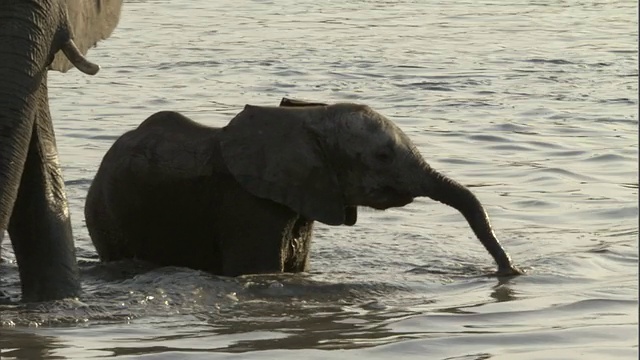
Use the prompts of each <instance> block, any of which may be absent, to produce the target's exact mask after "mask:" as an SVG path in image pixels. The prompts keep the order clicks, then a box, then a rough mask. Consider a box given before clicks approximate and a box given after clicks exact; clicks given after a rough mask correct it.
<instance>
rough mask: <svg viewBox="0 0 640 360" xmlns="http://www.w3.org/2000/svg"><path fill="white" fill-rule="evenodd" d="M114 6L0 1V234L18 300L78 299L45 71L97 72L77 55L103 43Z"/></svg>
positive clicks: (92, 1) (84, 1)
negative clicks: (13, 268)
mask: <svg viewBox="0 0 640 360" xmlns="http://www.w3.org/2000/svg"><path fill="white" fill-rule="evenodd" d="M121 5H122V0H19V1H18V0H8V1H7V0H3V1H1V2H0V232H1V231H3V230H4V229H8V231H9V235H10V237H11V241H12V244H13V248H14V251H15V254H16V259H17V262H18V267H19V270H20V279H21V285H22V299H23V300H26V301H40V300H49V299H57V298H62V297H67V296H75V295H77V294H78V293H79V289H80V286H79V282H78V278H77V277H78V276H77V266H76V261H75V249H74V245H73V238H72V234H71V225H70V221H69V211H68V206H67V200H66V195H65V192H64V182H63V180H62V174H61V171H60V166H59V165H58V160H57V150H56V144H55V136H54V133H53V125H52V123H51V116H50V114H49V105H48V93H47V71H48V70H49V69H54V70H59V71H62V72H65V71H67V70H68V69H69V68H70V67H71V66H72V65H73V66H75V67H77V68H78V69H79V70H80V71H82V72H84V73H87V74H91V75H93V74H95V73H96V72H97V71H98V69H99V67H98V66H97V65H95V64H93V63H91V62H89V61H88V60H86V59H85V58H84V56H83V53H85V52H86V51H87V50H88V49H89V48H90V47H92V46H94V45H95V44H96V42H98V41H99V40H101V39H104V38H106V37H108V36H109V35H110V34H111V31H112V30H113V29H114V28H115V26H116V25H117V22H118V18H119V15H120V8H121Z"/></svg>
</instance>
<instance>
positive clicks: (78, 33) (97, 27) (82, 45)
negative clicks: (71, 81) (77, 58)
mask: <svg viewBox="0 0 640 360" xmlns="http://www.w3.org/2000/svg"><path fill="white" fill-rule="evenodd" d="M66 4H67V18H68V20H69V25H70V26H71V34H72V37H73V42H74V43H75V44H76V46H77V47H78V49H79V50H80V52H81V53H82V54H86V53H87V50H89V49H90V48H91V47H93V46H95V45H96V43H98V41H100V40H103V39H106V38H108V37H109V36H110V35H111V33H112V32H113V29H115V27H116V25H118V21H119V20H120V9H121V8H122V0H66ZM72 67H73V65H72V64H71V62H70V61H69V60H67V57H66V56H65V55H64V54H63V53H62V51H58V52H57V53H56V56H55V58H54V60H53V63H52V64H51V69H53V70H58V71H61V72H67V70H69V69H71V68H72Z"/></svg>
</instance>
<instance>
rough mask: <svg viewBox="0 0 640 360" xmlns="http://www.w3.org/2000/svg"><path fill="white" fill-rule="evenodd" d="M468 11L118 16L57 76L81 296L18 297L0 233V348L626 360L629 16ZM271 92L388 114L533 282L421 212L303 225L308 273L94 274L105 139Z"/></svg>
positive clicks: (357, 7) (203, 7)
mask: <svg viewBox="0 0 640 360" xmlns="http://www.w3.org/2000/svg"><path fill="white" fill-rule="evenodd" d="M474 5H475V6H469V3H468V2H461V1H453V2H452V1H447V2H443V1H431V2H424V1H422V2H420V1H418V2H416V1H404V0H399V1H368V2H362V1H351V0H347V1H344V0H341V1H337V0H335V1H334V0H327V1H325V2H311V1H306V0H305V1H295V2H294V1H290V0H283V1H281V2H278V3H277V4H276V3H273V2H265V1H243V0H240V1H234V2H233V3H231V2H229V1H224V0H220V1H215V2H212V1H201V0H198V1H183V0H180V1H178V0H172V1H169V0H156V1H147V0H136V1H127V3H126V5H125V8H124V13H123V21H122V22H121V24H120V26H119V27H118V29H117V30H116V32H115V33H114V35H113V37H112V38H110V39H109V40H108V41H107V42H105V43H104V45H101V46H100V47H98V48H96V49H94V50H93V51H92V52H91V53H90V54H89V55H90V57H91V59H92V60H95V61H96V62H99V63H100V64H101V65H102V67H103V69H102V71H101V72H100V73H99V74H98V75H97V76H95V77H87V76H84V75H82V74H80V73H79V72H77V71H75V70H72V71H70V72H69V73H67V74H57V73H53V74H51V77H50V84H49V87H50V93H51V107H52V115H53V118H54V122H55V126H56V133H57V136H58V138H57V139H58V146H59V150H60V160H61V164H62V166H63V171H64V174H65V179H66V183H65V184H66V189H67V193H68V198H69V201H70V207H71V215H72V220H73V224H74V234H75V236H76V244H77V251H78V256H79V258H80V267H81V273H82V282H83V290H84V295H83V296H82V298H80V299H78V300H65V301H58V302H52V303H45V304H28V305H24V304H16V303H15V300H17V299H18V298H19V293H20V288H19V279H18V271H17V268H16V265H15V263H14V262H13V261H14V257H13V253H12V251H11V247H10V242H9V241H5V242H4V243H3V245H2V247H3V251H2V259H3V260H4V261H3V262H0V289H1V290H0V323H1V325H2V327H1V328H0V354H1V357H2V358H3V359H5V358H9V359H10V358H18V359H37V358H52V357H55V358H79V359H86V358H90V357H103V356H117V357H120V358H139V357H142V356H143V355H144V356H145V358H205V359H209V358H212V357H214V358H215V357H228V356H237V357H242V358H243V359H245V358H259V357H260V358H268V359H273V358H278V359H287V358H296V359H297V358H305V359H331V358H336V359H338V358H339V359H344V358H349V357H353V358H384V359H387V358H390V357H394V356H395V357H402V358H420V359H424V358H428V359H492V360H493V359H513V358H518V359H551V358H556V359H573V358H579V359H613V358H615V359H623V358H636V352H637V349H638V347H637V346H638V341H637V336H638V329H637V316H638V307H637V294H638V284H637V281H638V268H637V263H638V244H637V237H638V203H637V200H638V163H637V160H638V154H637V151H638V137H637V130H638V116H637V105H638V97H637V93H638V92H637V90H638V87H637V79H638V67H637V39H638V35H637V34H638V33H637V17H636V13H637V4H636V3H634V2H631V1H608V2H580V1H573V0H570V1H564V2H553V1H536V2H526V3H506V2H493V3H488V2H485V3H474ZM283 96H288V97H292V98H302V99H307V100H312V101H325V102H333V101H356V102H363V103H367V104H369V105H371V106H372V107H373V108H374V109H376V110H378V111H380V112H381V113H383V114H385V115H387V116H388V117H389V118H391V119H393V120H394V121H396V122H397V123H398V124H399V126H400V127H401V128H402V129H403V130H405V132H406V133H407V134H408V135H409V136H410V137H411V138H412V139H413V140H414V142H415V143H416V145H417V147H418V149H419V150H420V151H421V152H422V153H423V154H424V155H425V158H426V159H427V160H428V161H429V162H430V164H431V165H433V166H434V167H435V168H437V169H439V170H441V171H442V172H443V173H445V174H447V175H450V176H451V177H453V178H455V179H456V180H458V181H460V182H461V183H463V184H466V185H468V186H469V187H470V188H472V190H473V191H474V192H475V193H476V194H477V196H478V197H479V198H480V199H481V201H482V202H483V204H484V205H485V207H486V208H487V211H488V213H489V215H490V216H491V218H492V222H493V224H494V226H495V230H496V233H497V236H498V237H499V238H500V240H501V242H502V243H503V244H504V246H505V248H506V249H507V250H508V251H509V253H510V254H511V256H512V258H513V259H514V260H515V262H516V264H517V265H518V266H520V267H521V268H523V269H524V270H526V272H527V275H526V276H521V277H517V278H511V279H501V278H495V277H491V276H487V275H489V274H490V273H491V272H492V271H495V267H494V266H493V264H492V262H491V258H490V257H489V255H488V254H487V253H486V251H484V249H483V248H482V246H481V245H480V244H479V243H478V241H477V240H476V239H475V238H474V236H473V234H472V233H471V231H470V229H469V228H468V225H467V224H466V223H465V222H464V219H463V218H462V217H461V216H460V214H458V213H456V212H455V211H453V210H452V209H450V208H447V207H446V206H444V205H441V204H439V203H435V202H433V201H430V200H428V199H417V200H416V201H415V202H414V203H412V204H410V205H409V206H406V207H404V208H399V209H390V210H387V211H385V212H380V211H373V210H367V209H362V210H361V211H360V216H359V220H358V224H356V226H354V227H329V226H324V225H322V224H319V225H318V226H317V228H316V237H315V240H314V243H313V245H312V256H311V268H312V270H311V272H310V273H308V274H295V275H264V276H245V277H240V278H235V279H232V278H224V277H217V276H212V275H209V274H206V273H202V272H198V271H192V270H188V269H181V268H156V267H154V266H152V265H150V264H145V263H140V262H121V263H113V264H99V263H98V262H97V256H96V253H95V250H94V248H93V246H92V245H91V242H90V240H89V238H88V234H87V231H86V227H85V226H84V222H83V217H82V214H83V210H82V208H83V205H84V198H85V196H86V192H87V189H88V187H89V185H90V182H91V179H92V178H93V176H94V174H95V171H96V169H97V167H98V165H99V163H100V160H101V158H102V156H103V155H104V153H105V152H106V150H107V149H108V148H109V147H110V146H111V144H112V143H113V141H114V140H115V139H116V138H117V137H118V136H119V135H121V134H122V133H123V132H124V131H126V130H128V129H131V128H133V127H135V126H137V125H138V124H139V123H140V122H141V121H142V120H143V119H145V118H147V117H148V116H149V115H150V114H151V113H153V112H156V111H159V110H176V111H180V112H183V113H184V114H185V115H187V116H190V117H192V118H194V119H195V120H197V121H199V122H201V123H203V124H206V125H211V126H222V125H224V124H226V123H227V122H228V121H229V119H230V118H231V117H233V115H234V114H236V113H237V112H239V111H240V110H241V109H242V106H244V104H246V103H252V104H260V105H269V104H270V105H277V103H278V101H279V100H280V98H281V97H283ZM230 353H232V354H230Z"/></svg>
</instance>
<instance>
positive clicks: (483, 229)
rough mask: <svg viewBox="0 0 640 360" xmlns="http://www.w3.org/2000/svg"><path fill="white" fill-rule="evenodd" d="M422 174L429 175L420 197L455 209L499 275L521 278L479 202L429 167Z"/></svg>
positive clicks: (463, 187) (455, 183)
mask: <svg viewBox="0 0 640 360" xmlns="http://www.w3.org/2000/svg"><path fill="white" fill-rule="evenodd" d="M425 170H426V171H427V172H428V175H427V176H426V181H425V182H423V184H422V195H423V196H424V195H426V196H428V197H429V198H431V199H433V200H436V201H439V202H441V203H443V204H445V205H449V206H451V207H453V208H455V209H456V210H458V211H459V212H460V213H461V214H462V215H463V216H464V217H465V219H467V222H468V223H469V226H471V229H472V230H473V232H474V233H475V234H476V237H477V238H478V240H480V242H481V243H482V245H483V246H484V247H485V249H487V251H488V252H489V254H491V256H493V259H494V260H495V262H496V264H498V275H517V274H520V271H519V270H517V269H516V268H515V267H514V266H513V264H512V263H511V259H510V258H509V255H508V254H507V253H506V252H505V251H504V249H503V248H502V246H501V245H500V242H499V241H498V239H497V238H496V236H495V234H494V232H493V229H492V228H491V223H490V222H489V216H488V215H487V212H486V211H485V210H484V208H483V207H482V204H481V203H480V201H479V200H478V198H476V196H475V195H474V194H473V193H472V192H471V191H470V190H469V189H467V188H466V187H465V186H463V185H462V184H459V183H458V182H456V181H454V180H452V179H450V178H448V177H446V176H445V175H442V174H440V173H438V172H437V171H435V170H433V169H431V168H429V167H428V166H427V167H426V169H425Z"/></svg>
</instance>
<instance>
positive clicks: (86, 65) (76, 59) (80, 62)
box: [62, 39, 100, 75]
mask: <svg viewBox="0 0 640 360" xmlns="http://www.w3.org/2000/svg"><path fill="white" fill-rule="evenodd" d="M62 52H63V53H64V55H65V56H66V57H67V59H69V61H71V63H72V64H73V66H75V67H76V68H77V69H78V70H80V71H82V72H83V73H85V74H87V75H95V74H97V73H98V71H100V66H99V65H97V64H94V63H92V62H91V61H89V60H87V58H85V57H84V55H82V53H81V52H80V50H79V49H78V47H77V46H76V44H75V43H74V42H73V40H71V39H69V40H68V41H67V42H65V43H64V45H62Z"/></svg>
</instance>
